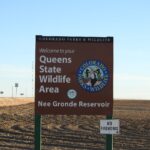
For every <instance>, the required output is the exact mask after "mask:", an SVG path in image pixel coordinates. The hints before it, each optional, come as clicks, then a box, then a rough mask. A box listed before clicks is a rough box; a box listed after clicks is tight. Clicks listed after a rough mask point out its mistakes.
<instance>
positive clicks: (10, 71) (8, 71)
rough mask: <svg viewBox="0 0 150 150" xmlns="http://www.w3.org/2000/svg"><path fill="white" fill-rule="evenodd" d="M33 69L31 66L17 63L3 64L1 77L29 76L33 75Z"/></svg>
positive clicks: (0, 66)
mask: <svg viewBox="0 0 150 150" xmlns="http://www.w3.org/2000/svg"><path fill="white" fill-rule="evenodd" d="M32 74H34V73H33V71H32V69H31V68H27V67H20V66H16V65H10V64H9V65H8V64H1V65H0V77H1V78H10V77H11V78H12V77H13V78H14V77H15V78H28V77H31V76H32Z"/></svg>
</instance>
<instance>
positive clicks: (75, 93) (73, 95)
mask: <svg viewBox="0 0 150 150" xmlns="http://www.w3.org/2000/svg"><path fill="white" fill-rule="evenodd" d="M67 95H68V97H69V98H70V99H74V98H75V97H76V96H77V92H76V90H74V89H70V90H68V92H67Z"/></svg>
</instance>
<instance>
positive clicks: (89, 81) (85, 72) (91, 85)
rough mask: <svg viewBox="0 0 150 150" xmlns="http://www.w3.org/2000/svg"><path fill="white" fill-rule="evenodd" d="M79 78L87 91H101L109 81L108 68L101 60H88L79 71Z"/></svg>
mask: <svg viewBox="0 0 150 150" xmlns="http://www.w3.org/2000/svg"><path fill="white" fill-rule="evenodd" d="M77 80H78V83H79V84H80V86H81V87H82V88H83V89H84V90H86V91H87V92H91V93H94V92H99V91H101V90H102V89H103V88H104V87H105V86H106V85H107V83H108V80H109V73H108V69H107V67H106V66H105V65H104V64H103V63H102V62H101V61H100V60H86V61H85V62H84V63H83V64H82V65H81V66H80V67H79V69H78V71H77Z"/></svg>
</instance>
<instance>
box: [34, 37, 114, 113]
mask: <svg viewBox="0 0 150 150" xmlns="http://www.w3.org/2000/svg"><path fill="white" fill-rule="evenodd" d="M35 71H36V73H35V113H37V114H55V115H64V114H67V115H101V114H103V115H104V114H105V115H108V114H112V109H113V37H59V36H36V69H35Z"/></svg>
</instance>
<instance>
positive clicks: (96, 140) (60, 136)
mask: <svg viewBox="0 0 150 150" xmlns="http://www.w3.org/2000/svg"><path fill="white" fill-rule="evenodd" d="M30 100H31V101H29V100H27V99H25V100H23V99H17V100H16V99H14V100H11V102H10V100H8V102H7V105H9V102H10V103H11V105H9V106H6V105H4V102H3V105H2V99H1V101H0V103H1V106H0V150H34V104H33V99H30ZM14 101H15V102H14ZM17 101H19V103H17ZM21 102H22V103H23V105H20V104H21ZM29 102H31V103H29ZM27 103H28V104H27ZM5 104H6V99H5ZM16 104H19V105H17V106H13V105H16ZM113 116H114V118H117V119H120V122H121V132H120V134H119V135H114V137H113V143H114V150H150V142H149V139H150V101H135V100H133V101H132V100H117V101H116V100H115V101H114V114H113ZM102 118H104V116H86V115H84V116H82V115H81V116H76V115H71V116H66V115H64V116H62V115H58V116H54V115H45V116H42V150H104V149H105V135H100V133H99V120H100V119H102Z"/></svg>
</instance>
